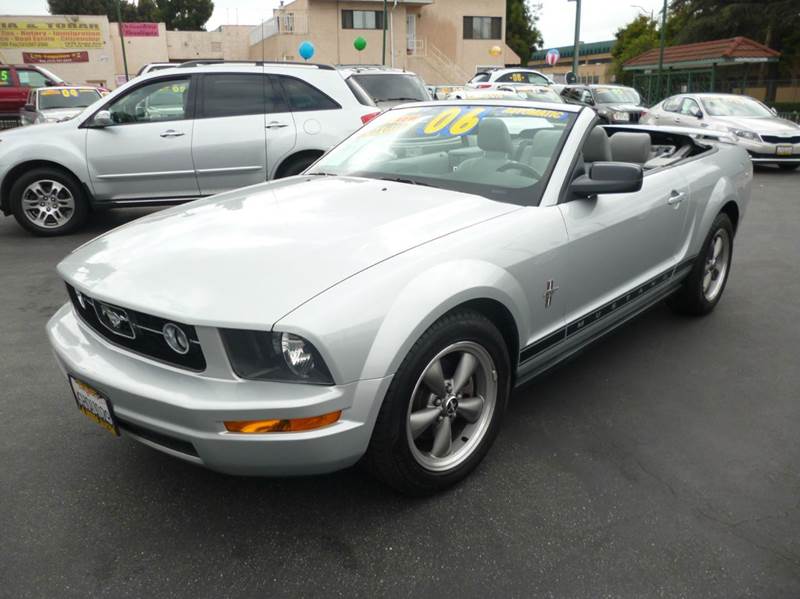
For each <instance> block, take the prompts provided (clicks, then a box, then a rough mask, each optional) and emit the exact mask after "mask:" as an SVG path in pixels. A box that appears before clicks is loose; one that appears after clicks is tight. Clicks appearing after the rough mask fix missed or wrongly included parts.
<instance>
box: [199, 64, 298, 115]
mask: <svg viewBox="0 0 800 599" xmlns="http://www.w3.org/2000/svg"><path fill="white" fill-rule="evenodd" d="M200 104H201V108H200V116H201V117H205V118H219V117H227V116H242V115H247V114H264V113H270V112H285V111H286V106H285V105H284V102H283V97H282V96H281V94H280V90H276V89H275V86H274V85H273V83H272V81H271V80H270V78H269V77H266V76H264V75H260V74H249V73H220V74H212V75H204V76H203V91H202V93H201V96H200Z"/></svg>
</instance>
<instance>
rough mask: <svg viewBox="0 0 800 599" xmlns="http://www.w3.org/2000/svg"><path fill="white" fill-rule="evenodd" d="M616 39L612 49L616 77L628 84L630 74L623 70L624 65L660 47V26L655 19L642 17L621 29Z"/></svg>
mask: <svg viewBox="0 0 800 599" xmlns="http://www.w3.org/2000/svg"><path fill="white" fill-rule="evenodd" d="M615 37H616V40H617V41H616V42H615V44H614V47H613V48H612V49H611V57H612V61H613V69H614V75H615V77H616V80H617V81H618V82H627V80H628V78H629V74H628V73H626V72H625V71H623V70H622V65H624V64H625V62H626V61H628V60H630V59H631V58H634V57H636V56H639V54H642V53H643V52H647V51H648V50H651V49H653V48H656V47H657V46H658V44H659V31H658V25H657V23H656V21H655V20H654V19H651V18H650V17H647V16H644V15H641V16H638V17H636V18H635V19H634V20H633V21H631V22H630V23H628V24H627V25H625V26H624V27H620V28H619V29H618V30H617V33H616V35H615Z"/></svg>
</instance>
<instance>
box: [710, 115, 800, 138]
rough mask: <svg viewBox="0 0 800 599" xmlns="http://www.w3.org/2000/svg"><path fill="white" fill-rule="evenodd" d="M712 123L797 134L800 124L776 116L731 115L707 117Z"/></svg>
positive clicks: (757, 130) (763, 131) (759, 131)
mask: <svg viewBox="0 0 800 599" xmlns="http://www.w3.org/2000/svg"><path fill="white" fill-rule="evenodd" d="M709 119H710V120H712V122H713V123H714V124H718V125H723V126H726V127H736V128H740V129H749V130H750V131H755V132H756V133H766V134H767V135H770V134H773V133H787V134H790V135H797V134H798V133H800V125H798V124H797V123H793V122H792V121H789V120H786V119H781V118H778V117H776V116H775V117H769V116H765V117H732V116H714V117H709Z"/></svg>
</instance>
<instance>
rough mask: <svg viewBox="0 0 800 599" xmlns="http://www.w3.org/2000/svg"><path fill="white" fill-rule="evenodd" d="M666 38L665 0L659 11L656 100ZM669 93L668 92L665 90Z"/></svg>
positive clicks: (658, 94) (659, 88)
mask: <svg viewBox="0 0 800 599" xmlns="http://www.w3.org/2000/svg"><path fill="white" fill-rule="evenodd" d="M666 37H667V0H664V8H662V9H661V44H660V47H659V49H658V75H657V76H656V98H659V99H660V98H661V71H663V70H664V43H665V41H666ZM667 91H669V90H667Z"/></svg>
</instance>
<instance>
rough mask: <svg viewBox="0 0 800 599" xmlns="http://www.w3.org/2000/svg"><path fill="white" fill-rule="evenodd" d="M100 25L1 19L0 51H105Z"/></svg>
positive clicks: (78, 22) (77, 22)
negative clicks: (49, 49)
mask: <svg viewBox="0 0 800 599" xmlns="http://www.w3.org/2000/svg"><path fill="white" fill-rule="evenodd" d="M104 45H105V42H104V40H103V32H102V31H101V30H100V25H99V24H98V23H82V22H80V21H76V22H71V21H61V20H59V21H7V20H3V19H0V48H57V49H63V48H66V49H71V48H80V49H83V48H102V47H103V46H104Z"/></svg>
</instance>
